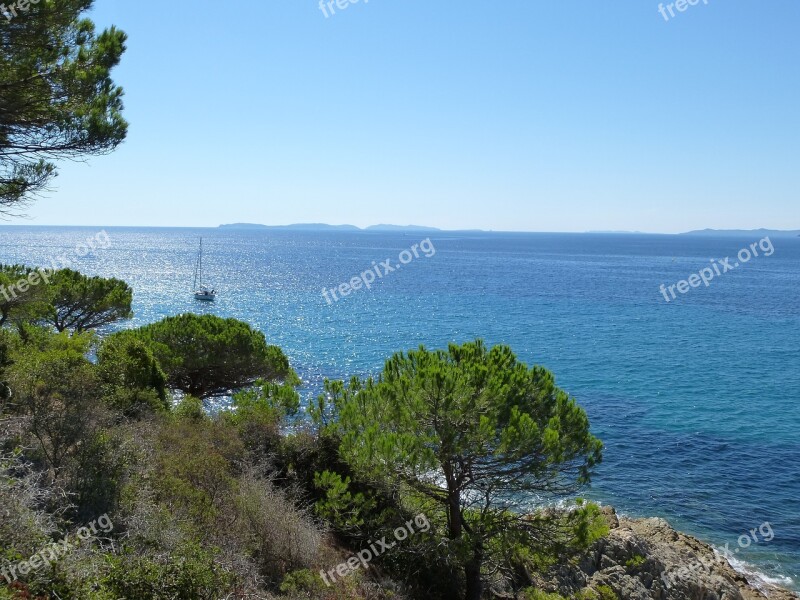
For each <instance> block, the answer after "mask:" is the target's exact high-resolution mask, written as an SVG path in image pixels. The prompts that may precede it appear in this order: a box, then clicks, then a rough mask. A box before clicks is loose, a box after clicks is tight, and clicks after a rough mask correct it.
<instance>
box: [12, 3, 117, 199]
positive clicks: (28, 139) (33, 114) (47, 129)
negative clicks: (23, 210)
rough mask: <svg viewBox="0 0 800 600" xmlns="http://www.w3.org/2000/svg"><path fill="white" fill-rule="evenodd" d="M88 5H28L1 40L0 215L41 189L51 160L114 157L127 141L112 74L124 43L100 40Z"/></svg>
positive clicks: (108, 33)
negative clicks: (85, 15)
mask: <svg viewBox="0 0 800 600" xmlns="http://www.w3.org/2000/svg"><path fill="white" fill-rule="evenodd" d="M92 4H93V0H59V1H58V2H52V1H47V2H38V3H36V4H31V5H30V8H29V10H28V11H26V12H25V11H19V13H18V15H17V16H16V17H14V18H13V19H12V20H11V21H8V22H6V20H5V18H3V23H2V35H1V36H0V89H2V90H3V91H2V94H1V95H0V214H3V213H8V212H10V210H11V209H12V208H13V207H14V206H20V205H22V204H24V203H25V201H26V200H29V199H30V198H31V197H32V196H35V195H36V194H37V193H39V192H41V191H43V190H45V189H46V187H47V185H48V182H49V181H50V180H51V179H52V178H53V177H54V176H55V174H56V168H55V165H54V164H53V163H52V162H50V161H51V160H54V159H64V158H80V157H83V156H85V155H92V154H102V153H105V152H108V151H110V150H113V149H114V148H115V147H116V146H117V145H118V144H119V143H121V142H122V140H123V139H125V135H126V133H127V123H125V121H124V119H123V118H122V115H121V112H122V89H121V88H119V87H117V86H116V85H114V83H113V81H112V80H111V78H110V72H111V70H112V69H113V68H114V67H115V66H116V65H117V64H118V63H119V61H120V58H121V56H122V54H123V52H124V51H125V40H126V36H125V34H124V33H123V32H121V31H118V30H117V29H116V28H114V27H111V28H110V29H107V30H105V31H103V32H101V33H100V34H99V35H98V34H97V33H96V32H95V27H94V24H93V23H92V22H91V21H90V20H88V19H85V18H82V14H83V13H85V12H86V11H88V10H89V9H90V8H91V7H92Z"/></svg>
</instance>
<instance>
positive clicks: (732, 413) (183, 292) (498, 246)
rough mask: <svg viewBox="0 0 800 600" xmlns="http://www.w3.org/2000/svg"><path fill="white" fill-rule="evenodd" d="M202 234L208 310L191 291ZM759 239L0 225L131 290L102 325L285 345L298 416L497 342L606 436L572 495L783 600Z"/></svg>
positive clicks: (792, 242)
mask: <svg viewBox="0 0 800 600" xmlns="http://www.w3.org/2000/svg"><path fill="white" fill-rule="evenodd" d="M106 236H107V237H106ZM201 237H202V239H203V246H204V254H203V265H204V280H205V282H207V283H208V284H209V285H211V286H213V287H214V288H215V289H216V291H217V294H218V299H217V301H216V302H214V303H202V302H198V301H195V300H194V298H193V296H192V285H193V274H194V268H195V262H196V258H197V253H198V246H199V240H200V238H201ZM759 242H760V243H761V245H760V246H759ZM768 242H769V243H767V241H764V240H763V235H762V234H759V233H753V234H746V233H745V234H741V235H714V234H706V235H643V234H642V235H640V234H610V233H603V234H555V233H554V234H549V233H537V234H533V233H489V232H438V231H436V232H422V231H398V232H375V231H316V232H315V231H293V230H272V229H268V230H244V229H225V228H221V229H217V228H209V229H190V228H175V229H169V228H115V227H108V228H104V229H103V228H97V227H90V228H77V227H33V226H24V225H23V226H1V227H0V262H5V263H17V262H21V263H25V264H28V265H31V266H47V267H49V266H51V265H52V264H53V262H54V261H55V264H56V266H62V265H64V264H65V263H64V261H67V263H66V264H69V265H70V266H71V267H72V268H75V269H78V270H80V271H82V272H85V273H88V274H92V275H95V274H96V275H102V276H105V277H118V278H121V279H124V280H126V281H127V282H129V283H130V284H131V285H132V286H133V288H134V291H135V294H134V312H135V315H134V317H133V319H132V320H131V321H129V322H126V323H122V324H120V325H118V326H117V327H122V328H125V327H135V326H139V325H143V324H145V323H150V322H153V321H156V320H158V319H161V318H163V317H166V316H169V315H177V314H180V313H185V312H195V313H213V314H216V315H220V316H223V317H235V318H237V319H241V320H244V321H246V322H248V323H250V324H251V325H253V326H254V327H257V328H258V329H260V330H262V331H263V332H264V333H265V334H266V336H267V338H268V340H269V341H270V342H271V343H274V344H278V345H280V346H281V347H282V348H283V349H284V350H285V352H286V353H287V355H288V356H289V358H290V360H291V363H292V365H293V366H294V368H295V370H296V371H297V372H298V373H299V374H300V376H301V377H302V379H303V381H304V385H303V388H302V390H301V392H302V395H303V398H304V399H305V400H311V399H313V398H314V397H315V396H316V395H317V394H318V393H319V391H320V389H321V387H322V382H323V380H324V379H325V378H345V379H346V378H349V377H351V376H353V375H361V376H365V375H371V374H377V373H378V372H380V370H381V368H382V365H383V363H384V361H385V360H386V359H387V358H388V357H389V356H391V355H392V354H393V353H394V352H397V351H401V350H408V349H413V348H417V347H418V346H420V345H424V346H426V347H428V348H446V347H447V345H448V344H449V343H451V342H457V343H462V342H465V341H468V340H474V339H476V338H482V339H483V340H484V341H485V342H486V343H487V344H507V345H509V346H510V347H511V348H512V349H513V350H514V352H515V353H516V354H517V356H518V357H519V358H520V359H521V360H523V361H525V362H527V363H528V364H539V365H543V366H545V367H547V368H548V369H550V370H551V371H553V372H554V373H555V375H556V378H557V381H558V384H559V386H560V387H561V388H563V389H565V390H567V391H568V392H569V393H570V394H572V395H573V396H574V397H575V398H576V399H577V401H578V402H579V403H580V404H581V405H582V406H584V407H585V409H586V411H587V412H588V414H589V417H590V420H591V423H592V429H593V431H594V433H595V435H597V436H598V437H600V438H601V439H602V440H603V442H604V444H605V459H604V462H603V464H602V465H601V466H600V467H599V468H598V469H597V472H596V474H595V476H594V478H593V482H592V485H591V487H590V488H589V489H587V490H586V491H585V493H584V494H583V495H584V496H585V497H588V498H592V499H594V500H596V501H598V502H600V503H602V504H609V505H613V506H614V507H616V509H617V510H618V512H619V513H621V514H625V515H630V516H646V517H655V516H657V517H663V518H665V519H667V520H669V521H670V523H671V524H672V525H673V526H675V527H676V528H678V529H680V530H682V531H685V532H687V533H690V534H692V535H695V536H697V537H699V538H701V539H703V540H705V541H707V542H709V543H712V544H715V545H717V546H718V547H727V549H728V552H729V556H730V558H731V561H732V562H733V563H734V564H735V565H736V566H737V568H739V569H741V570H743V571H746V572H749V573H751V575H753V576H757V577H758V578H759V579H760V580H761V581H766V582H773V583H777V584H780V585H783V586H785V587H789V588H792V589H795V590H797V589H800V501H798V497H800V435H798V432H799V431H800V404H798V400H800V294H798V292H800V238H798V237H774V238H773V237H771V238H770V239H769V240H768ZM753 244H755V246H752V245H753ZM769 248H772V251H771V252H770V251H769ZM743 249H748V250H749V254H750V255H751V256H750V257H749V260H740V258H742V259H747V258H748V256H747V254H746V253H743V254H741V255H740V254H739V253H740V251H741V250H743ZM754 249H756V250H757V251H758V256H753V254H754ZM735 265H738V266H735ZM376 269H377V271H376ZM389 269H391V271H390V270H389ZM703 269H708V270H707V271H705V275H706V279H708V273H709V271H711V272H713V278H712V279H711V280H710V281H709V282H708V286H706V285H705V283H704V282H702V281H699V278H692V280H691V281H693V282H694V283H696V284H698V285H697V286H696V287H693V286H692V285H689V284H688V283H687V284H685V285H683V286H681V288H676V287H673V291H675V298H673V297H672V295H671V294H670V292H669V286H675V285H677V284H678V282H680V281H687V282H688V281H689V278H690V276H691V275H693V274H698V273H700V272H701V271H702V270H703ZM368 271H371V273H372V274H373V275H374V279H375V281H371V282H369V288H367V287H366V286H365V285H364V283H365V282H366V281H368V280H369V279H371V278H372V277H371V276H370V275H368V274H367V272H368ZM377 273H380V276H378V274H377ZM353 278H356V280H354V279H353ZM352 283H354V284H355V285H352V287H351V286H350V284H352ZM342 284H347V287H340V286H342ZM662 285H664V286H665V287H664V288H663V290H662V288H661V286H662ZM356 288H358V289H356ZM681 289H683V290H685V292H684V293H681V291H680V290H681ZM323 290H327V292H326V293H325V294H324V293H323ZM331 290H335V293H336V300H334V299H333V294H332V292H331ZM342 290H343V291H344V292H346V294H345V293H343V291H342ZM665 294H666V295H665ZM222 402H223V403H224V400H223V401H222ZM217 408H224V407H217Z"/></svg>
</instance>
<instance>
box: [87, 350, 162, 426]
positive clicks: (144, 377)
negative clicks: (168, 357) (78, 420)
mask: <svg viewBox="0 0 800 600" xmlns="http://www.w3.org/2000/svg"><path fill="white" fill-rule="evenodd" d="M97 365H98V368H99V372H100V379H101V381H102V383H103V386H104V387H103V389H104V395H105V399H106V401H107V402H109V403H110V404H111V405H112V406H114V407H116V408H118V409H120V410H122V411H123V412H124V413H125V414H126V415H128V416H141V415H142V414H144V413H146V412H152V411H163V410H167V409H168V408H169V402H168V399H167V389H166V382H167V377H166V375H165V374H164V371H162V370H161V367H160V366H159V364H158V361H157V360H156V359H155V357H154V356H153V353H152V352H151V351H150V349H149V348H148V347H147V345H146V344H145V343H144V342H142V341H141V340H138V339H136V338H135V337H132V336H111V337H109V338H106V340H105V341H104V342H103V344H102V345H101V346H100V349H99V351H98V353H97Z"/></svg>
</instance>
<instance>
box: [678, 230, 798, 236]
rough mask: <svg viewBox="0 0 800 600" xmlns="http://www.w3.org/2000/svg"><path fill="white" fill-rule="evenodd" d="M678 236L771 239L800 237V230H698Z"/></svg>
mask: <svg viewBox="0 0 800 600" xmlns="http://www.w3.org/2000/svg"><path fill="white" fill-rule="evenodd" d="M680 235H709V236H712V235H713V236H721V235H724V236H730V237H743V236H754V235H755V236H762V237H764V236H771V237H800V230H798V229H795V230H781V229H763V228H762V229H698V230H695V231H687V232H686V233H681V234H680Z"/></svg>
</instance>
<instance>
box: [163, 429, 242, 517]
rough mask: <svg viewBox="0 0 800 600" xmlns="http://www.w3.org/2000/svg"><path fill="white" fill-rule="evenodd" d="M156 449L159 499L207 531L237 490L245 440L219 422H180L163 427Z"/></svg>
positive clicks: (171, 509) (174, 511)
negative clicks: (237, 478) (236, 467)
mask: <svg viewBox="0 0 800 600" xmlns="http://www.w3.org/2000/svg"><path fill="white" fill-rule="evenodd" d="M157 450H158V457H157V460H158V463H157V465H156V473H157V481H156V482H155V489H156V491H157V494H158V498H159V500H160V501H162V502H163V503H165V505H166V506H168V507H169V509H170V511H171V512H172V513H173V514H174V515H176V516H181V517H183V518H189V519H191V520H192V521H193V522H194V523H196V524H197V525H198V528H199V530H201V531H202V529H203V527H206V526H210V525H211V524H212V523H214V521H215V519H216V518H217V517H218V516H219V515H220V514H222V511H225V510H226V499H229V498H230V497H231V495H232V494H233V493H234V492H235V491H236V489H237V481H236V477H235V476H236V474H237V473H236V470H235V467H234V461H235V460H236V459H237V458H238V457H239V456H241V454H242V453H243V447H242V443H241V441H240V440H239V438H238V437H237V436H236V435H235V432H234V431H233V430H231V429H230V428H226V427H224V426H221V425H219V424H216V423H212V422H205V423H204V422H198V421H190V420H176V421H175V422H173V423H171V424H170V426H168V427H164V428H163V429H162V430H161V432H160V434H159V438H158V446H157Z"/></svg>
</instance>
